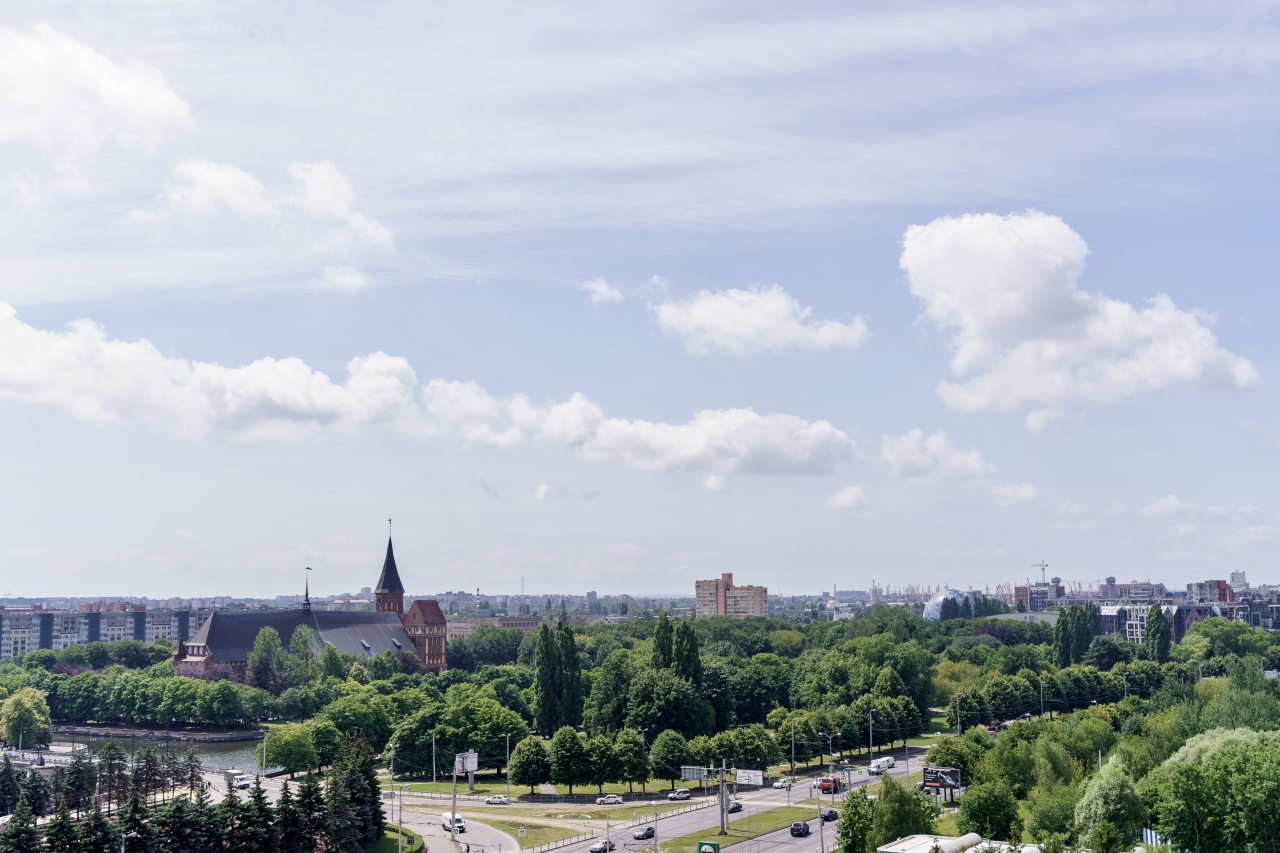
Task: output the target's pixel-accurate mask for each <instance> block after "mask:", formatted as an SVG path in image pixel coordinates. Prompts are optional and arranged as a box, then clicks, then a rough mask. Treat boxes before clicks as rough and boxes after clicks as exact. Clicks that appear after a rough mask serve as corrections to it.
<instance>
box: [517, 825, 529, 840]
mask: <svg viewBox="0 0 1280 853" xmlns="http://www.w3.org/2000/svg"><path fill="white" fill-rule="evenodd" d="M528 832H529V830H527V829H525V828H524V827H523V826H522V827H520V828H519V829H517V830H516V835H518V836H520V837H521V838H524V837H525V835H527V834H528Z"/></svg>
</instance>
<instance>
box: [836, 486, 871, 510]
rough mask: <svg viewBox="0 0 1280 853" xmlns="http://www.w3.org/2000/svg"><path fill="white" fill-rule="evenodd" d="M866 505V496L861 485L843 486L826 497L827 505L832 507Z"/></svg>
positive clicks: (843, 507)
mask: <svg viewBox="0 0 1280 853" xmlns="http://www.w3.org/2000/svg"><path fill="white" fill-rule="evenodd" d="M866 505H867V496H866V492H865V490H864V489H863V488H862V486H845V487H844V488H843V489H840V490H839V491H837V492H835V493H833V494H832V495H831V496H830V497H828V498H827V506H829V507H831V508H832V509H840V510H845V509H863V508H864V507H866Z"/></svg>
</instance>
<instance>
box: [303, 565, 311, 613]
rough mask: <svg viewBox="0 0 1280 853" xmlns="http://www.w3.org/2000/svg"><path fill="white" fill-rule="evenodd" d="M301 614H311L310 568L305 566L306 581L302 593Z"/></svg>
mask: <svg viewBox="0 0 1280 853" xmlns="http://www.w3.org/2000/svg"><path fill="white" fill-rule="evenodd" d="M302 612H303V613H310V612H311V567H310V566H307V581H306V584H305V586H304V591H303V593H302Z"/></svg>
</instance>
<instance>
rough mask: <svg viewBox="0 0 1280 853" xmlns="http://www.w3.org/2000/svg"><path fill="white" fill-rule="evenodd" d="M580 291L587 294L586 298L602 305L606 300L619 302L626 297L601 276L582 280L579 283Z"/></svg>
mask: <svg viewBox="0 0 1280 853" xmlns="http://www.w3.org/2000/svg"><path fill="white" fill-rule="evenodd" d="M581 287H582V292H583V293H585V294H587V299H588V301H590V302H594V303H595V304H596V305H604V304H606V303H608V302H621V301H622V300H623V299H625V298H626V297H625V296H623V295H622V291H621V290H618V288H616V287H614V286H613V285H611V284H609V282H607V281H605V280H604V279H602V278H593V279H591V280H590V281H584V282H583V283H582V285H581Z"/></svg>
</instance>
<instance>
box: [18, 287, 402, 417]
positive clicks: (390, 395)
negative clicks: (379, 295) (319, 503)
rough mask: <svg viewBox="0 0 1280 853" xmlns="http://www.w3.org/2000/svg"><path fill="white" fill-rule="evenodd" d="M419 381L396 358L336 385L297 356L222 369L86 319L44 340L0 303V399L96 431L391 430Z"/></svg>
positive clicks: (351, 368) (355, 362)
mask: <svg viewBox="0 0 1280 853" xmlns="http://www.w3.org/2000/svg"><path fill="white" fill-rule="evenodd" d="M416 384H417V380H416V377H415V376H414V373H413V370H412V369H411V368H410V367H409V365H408V363H407V362H406V361H405V360H404V359H402V358H395V357H392V356H389V355H386V354H384V353H373V354H371V355H367V356H363V357H359V358H353V359H351V361H350V362H348V364H347V377H346V379H345V380H344V381H342V382H340V383H339V382H334V381H333V380H331V379H330V378H329V377H328V376H326V375H325V374H323V373H320V372H318V371H316V370H313V369H312V368H310V367H308V366H307V365H306V364H304V363H303V362H302V361H301V360H299V359H297V358H283V359H275V358H262V359H258V360H257V361H254V362H252V363H250V364H247V365H244V366H242V367H224V366H222V365H218V364H210V363H207V362H193V361H187V360H185V359H177V358H170V357H167V356H165V355H163V354H162V353H161V352H160V351H159V350H158V349H156V348H155V346H153V345H152V344H151V343H150V342H149V341H146V340H139V341H121V340H113V339H110V338H108V337H107V334H106V332H105V330H103V328H102V327H101V326H98V325H96V324H94V323H91V322H89V321H86V320H80V321H77V322H74V323H72V324H71V325H70V326H69V327H68V328H67V330H66V331H65V332H60V333H59V332H48V331H43V330H40V329H36V328H34V327H32V326H29V325H27V324H25V323H23V322H22V321H20V320H19V319H18V318H17V314H16V312H15V311H14V310H13V308H12V307H10V306H8V305H5V304H4V303H0V399H9V400H19V401H23V402H30V403H38V404H43V405H47V406H52V407H55V408H58V409H61V410H63V411H66V412H68V413H69V414H71V415H72V416H74V417H76V418H78V419H80V420H85V421H91V422H94V423H138V424H142V425H144V426H147V427H149V428H152V429H155V430H156V431H158V432H162V433H166V434H169V435H173V436H176V437H178V438H186V439H195V438H204V437H209V436H225V437H228V438H231V439H236V440H285V439H291V438H297V437H300V436H304V435H307V434H310V433H313V432H315V431H317V430H320V429H323V428H336V429H344V428H354V427H358V426H362V425H365V424H373V423H387V424H390V423H395V422H397V421H399V420H401V419H403V418H406V417H409V416H410V415H411V413H412V411H413V408H414V404H413V394H414V389H415V387H416Z"/></svg>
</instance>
